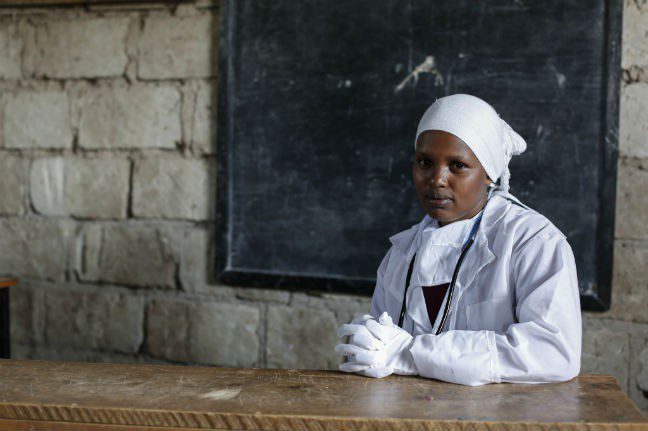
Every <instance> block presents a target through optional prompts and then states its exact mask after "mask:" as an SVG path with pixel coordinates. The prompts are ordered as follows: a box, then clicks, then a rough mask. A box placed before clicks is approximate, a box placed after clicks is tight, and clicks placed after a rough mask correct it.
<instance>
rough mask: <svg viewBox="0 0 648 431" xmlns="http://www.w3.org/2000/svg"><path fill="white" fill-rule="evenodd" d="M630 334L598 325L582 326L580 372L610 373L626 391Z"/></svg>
mask: <svg viewBox="0 0 648 431" xmlns="http://www.w3.org/2000/svg"><path fill="white" fill-rule="evenodd" d="M629 364H630V334H629V333H628V332H627V331H619V330H616V331H615V330H613V329H610V328H606V327H600V326H599V325H596V326H594V325H592V326H585V327H584V328H583V353H582V356H581V374H611V375H612V376H614V378H616V379H617V381H618V382H619V385H620V386H621V389H623V390H624V391H625V392H626V393H627V391H628V380H629V376H628V370H629Z"/></svg>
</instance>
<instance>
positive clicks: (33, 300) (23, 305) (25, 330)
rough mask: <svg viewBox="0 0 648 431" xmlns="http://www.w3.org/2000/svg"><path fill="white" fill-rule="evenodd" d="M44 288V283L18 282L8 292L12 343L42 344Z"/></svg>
mask: <svg viewBox="0 0 648 431" xmlns="http://www.w3.org/2000/svg"><path fill="white" fill-rule="evenodd" d="M44 286H45V283H38V282H32V281H29V280H20V284H19V285H18V287H16V288H12V289H11V290H10V291H9V296H10V298H9V306H10V307H9V313H10V316H11V320H10V323H11V328H10V331H11V342H12V343H16V344H20V345H23V346H31V345H34V344H37V343H38V344H40V343H42V342H43V330H44V324H43V323H44V322H43V320H44V316H45V313H44V301H43V297H44V294H43V287H44ZM12 357H15V356H14V355H13V354H12Z"/></svg>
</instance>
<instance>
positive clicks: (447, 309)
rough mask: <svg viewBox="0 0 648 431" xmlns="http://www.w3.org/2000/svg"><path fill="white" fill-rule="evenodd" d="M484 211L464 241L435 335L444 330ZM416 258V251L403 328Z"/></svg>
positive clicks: (402, 313) (407, 288) (402, 319)
mask: <svg viewBox="0 0 648 431" xmlns="http://www.w3.org/2000/svg"><path fill="white" fill-rule="evenodd" d="M482 215H483V213H481V214H479V217H478V218H477V220H475V223H474V224H473V227H472V229H471V230H470V235H469V236H468V239H467V240H466V242H465V243H464V246H463V247H462V250H461V254H460V255H459V259H458V260H457V264H456V265H455V268H454V271H453V273H452V280H451V281H450V286H449V287H448V296H447V299H446V304H445V307H444V309H443V314H442V317H441V322H440V323H439V327H438V328H437V330H436V333H435V335H439V334H440V333H441V331H443V327H444V325H445V322H446V320H447V318H448V315H449V314H450V305H451V303H452V296H453V293H454V289H455V285H456V284H457V277H458V276H459V269H461V264H462V263H463V260H464V258H465V257H466V254H467V253H468V250H470V247H472V245H473V243H474V242H475V236H476V234H477V229H478V228H479V225H480V223H481V219H482ZM414 259H416V253H414V256H413V257H412V262H411V264H410V269H409V271H408V274H407V281H406V284H407V285H406V286H405V292H404V293H403V305H402V307H401V313H400V317H399V319H398V326H400V327H401V328H402V327H403V321H404V319H405V313H406V311H407V305H406V303H407V291H408V290H409V281H410V276H411V271H412V268H413V266H414Z"/></svg>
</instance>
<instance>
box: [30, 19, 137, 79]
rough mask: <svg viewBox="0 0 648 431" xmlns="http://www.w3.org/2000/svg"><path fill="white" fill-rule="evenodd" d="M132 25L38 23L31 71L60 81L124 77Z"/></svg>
mask: <svg viewBox="0 0 648 431" xmlns="http://www.w3.org/2000/svg"><path fill="white" fill-rule="evenodd" d="M129 24H130V19H129V18H126V17H115V18H93V19H78V18H77V19H64V20H63V19H62V20H57V19H48V20H43V21H40V22H37V23H36V24H35V29H34V33H35V34H34V39H33V42H32V43H29V44H27V47H26V55H25V64H26V68H27V71H28V73H29V74H30V75H35V76H36V77H48V78H56V79H63V78H104V77H111V76H121V75H122V74H123V73H124V71H125V70H126V64H127V62H128V57H127V55H126V46H125V41H126V37H127V33H128V28H129Z"/></svg>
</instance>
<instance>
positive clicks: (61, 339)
mask: <svg viewBox="0 0 648 431" xmlns="http://www.w3.org/2000/svg"><path fill="white" fill-rule="evenodd" d="M217 32H218V3H217V2H216V3H212V2H211V1H210V0H199V1H198V2H196V3H189V4H186V5H182V6H180V7H175V6H174V7H171V6H168V5H164V4H146V5H121V6H94V7H93V6H90V7H87V8H75V7H73V8H26V9H6V8H5V9H0V59H2V61H0V169H1V170H2V172H3V173H4V175H3V180H2V182H0V249H1V250H2V254H0V273H14V274H18V275H20V276H21V277H22V286H21V287H20V288H17V289H14V290H13V291H12V307H11V311H12V316H13V320H12V328H11V330H12V342H13V345H12V348H13V352H14V357H18V358H42V359H64V360H65V359H67V360H88V361H118V362H180V363H201V364H214V365H230V366H246V367H247V366H271V367H311V368H330V367H334V366H335V364H336V362H337V359H338V358H336V356H335V355H334V354H333V351H332V346H333V344H334V342H335V338H334V329H335V328H336V327H337V326H338V324H340V323H342V322H346V321H348V320H349V319H350V318H351V317H352V316H353V315H354V314H356V313H360V312H364V311H366V310H368V308H369V299H368V298H363V297H352V296H348V295H331V294H309V293H304V292H302V293H293V292H288V291H279V290H263V289H246V288H234V287H230V286H222V285H216V284H215V283H214V282H213V280H211V277H210V273H211V269H210V267H209V262H211V258H210V256H211V247H212V241H211V239H212V238H213V235H212V233H213V213H212V212H211V209H212V208H214V182H215V173H214V171H213V167H214V165H215V163H214V160H215V157H216V156H215V154H214V141H215V129H216V121H215V107H214V105H213V101H214V100H215V99H216V86H217V80H218V76H217V67H216V61H217V55H218V54H217V51H216V47H217V46H218V44H217ZM647 46H648V4H647V3H646V2H645V1H641V0H626V2H625V7H624V27H623V83H622V95H621V128H620V149H621V158H620V160H619V177H618V199H617V225H616V238H617V239H616V243H615V268H614V269H615V271H614V287H613V292H614V293H613V295H614V298H613V306H612V310H611V311H610V312H609V313H605V314H593V313H586V314H585V317H584V332H585V333H584V348H583V372H584V373H587V372H596V373H609V374H613V375H614V376H615V377H616V378H617V379H618V380H619V383H620V384H621V386H622V387H623V389H624V390H626V391H627V392H628V393H629V394H630V395H631V396H632V398H633V399H634V400H635V402H636V403H637V404H638V405H639V406H640V407H641V408H642V409H643V410H644V411H646V412H648V397H647V396H646V394H648V313H647V312H646V310H647V307H648V268H647V267H646V262H647V261H648V197H647V195H646V193H645V191H646V190H647V189H648V50H647V48H646V47H647Z"/></svg>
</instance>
